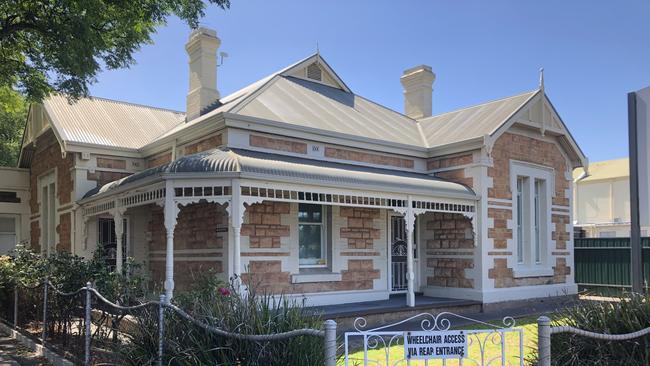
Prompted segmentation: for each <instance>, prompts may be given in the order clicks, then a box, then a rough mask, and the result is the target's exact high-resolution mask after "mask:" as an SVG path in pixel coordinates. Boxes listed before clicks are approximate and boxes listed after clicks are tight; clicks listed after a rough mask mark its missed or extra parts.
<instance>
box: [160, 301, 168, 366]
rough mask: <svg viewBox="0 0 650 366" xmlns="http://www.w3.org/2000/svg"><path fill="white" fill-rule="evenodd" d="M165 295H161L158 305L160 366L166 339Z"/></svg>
mask: <svg viewBox="0 0 650 366" xmlns="http://www.w3.org/2000/svg"><path fill="white" fill-rule="evenodd" d="M165 301H166V300H165V295H160V304H158V366H162V364H163V338H164V337H165Z"/></svg>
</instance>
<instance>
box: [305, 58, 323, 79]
mask: <svg viewBox="0 0 650 366" xmlns="http://www.w3.org/2000/svg"><path fill="white" fill-rule="evenodd" d="M307 78H309V79H312V80H318V81H322V78H323V75H322V71H321V69H320V66H318V63H316V62H314V63H313V64H311V65H309V66H307Z"/></svg>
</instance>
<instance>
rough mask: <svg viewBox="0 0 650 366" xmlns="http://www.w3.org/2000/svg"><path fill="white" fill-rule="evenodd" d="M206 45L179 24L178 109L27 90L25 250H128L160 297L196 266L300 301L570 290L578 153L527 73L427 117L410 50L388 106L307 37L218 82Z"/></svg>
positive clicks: (15, 194)
mask: <svg viewBox="0 0 650 366" xmlns="http://www.w3.org/2000/svg"><path fill="white" fill-rule="evenodd" d="M219 45H220V40H219V38H217V35H216V32H215V31H213V30H209V29H205V28H200V29H198V30H195V31H194V32H193V33H192V34H191V35H190V38H189V41H188V43H187V44H186V50H187V53H188V55H189V72H190V85H189V92H188V94H187V109H186V111H185V112H178V111H172V110H166V109H162V108H156V107H149V106H142V105H136V104H131V103H127V102H122V101H115V100H108V99H102V98H85V99H82V100H79V101H78V102H77V103H74V104H69V103H68V101H67V99H66V97H65V96H51V97H49V98H48V99H46V100H45V101H44V102H43V103H42V104H32V105H31V107H30V110H29V117H28V120H27V126H26V129H25V134H24V139H23V145H22V151H21V154H20V161H19V166H18V169H11V170H10V171H8V172H7V173H6V174H7V175H6V176H7V177H9V176H10V175H11V177H12V178H11V181H12V182H14V183H11V184H8V183H7V181H3V182H2V183H0V191H1V193H0V200H1V201H2V202H0V208H2V211H0V212H2V214H1V215H0V220H2V221H0V223H2V224H3V226H2V227H3V228H4V227H5V226H6V227H7V228H5V229H6V230H7V232H11V230H12V227H13V233H14V236H13V238H14V239H15V240H17V241H22V242H24V243H25V245H27V246H28V247H31V248H32V249H34V250H36V251H40V252H42V253H43V254H47V253H52V252H53V251H70V252H72V253H75V254H78V255H81V256H86V257H88V256H91V255H92V253H93V251H94V250H95V249H96V248H97V247H98V246H103V247H104V248H105V249H106V252H107V253H108V258H107V260H109V261H111V263H112V264H113V265H114V267H115V270H116V271H121V270H122V268H123V265H124V261H125V260H126V258H127V257H133V258H134V260H135V261H137V262H141V263H143V265H144V268H145V270H146V271H148V273H149V274H150V277H151V279H152V282H153V283H154V284H157V286H158V287H160V288H164V289H165V292H166V293H167V295H168V296H172V295H173V293H175V292H178V291H182V290H183V289H185V288H187V287H188V286H189V285H191V281H192V279H193V275H194V274H196V273H199V272H201V271H206V270H208V269H211V270H213V271H215V272H218V273H221V274H222V275H223V277H224V279H227V278H230V277H232V276H235V275H237V276H241V278H242V280H243V283H244V284H246V283H249V282H250V281H259V286H262V287H263V288H265V289H268V290H269V291H273V292H283V293H286V294H291V295H295V296H300V297H302V296H305V298H306V300H307V304H309V305H328V304H339V303H352V302H361V301H371V300H382V299H387V298H388V297H389V296H390V295H391V294H394V293H405V294H406V302H407V304H408V305H409V306H413V305H414V303H415V293H423V294H424V295H428V296H439V297H447V298H458V299H467V300H474V301H479V302H482V303H495V302H501V301H508V300H518V299H530V298H540V297H546V296H559V295H565V294H574V293H576V292H577V286H576V284H575V283H574V268H572V267H573V226H572V212H573V209H572V205H573V202H572V197H573V194H572V172H573V170H574V169H575V168H577V167H585V168H586V165H587V159H586V157H585V156H584V154H583V153H582V151H581V150H580V148H579V147H578V145H577V144H576V142H575V140H574V139H573V137H572V136H571V134H570V133H569V131H568V129H567V126H566V125H565V123H564V122H563V121H562V119H561V118H560V116H559V115H558V113H557V112H556V110H555V108H554V107H553V105H552V104H551V102H550V100H549V99H548V97H547V95H546V94H545V92H544V84H543V80H541V81H540V85H539V87H538V88H537V89H535V90H532V91H529V92H525V93H522V94H519V95H515V96H510V97H507V98H503V99H500V100H496V101H492V102H488V103H484V104H480V105H476V106H472V107H468V108H464V109H461V110H456V111H452V112H448V113H444V114H440V115H435V116H432V90H433V83H434V81H435V74H434V73H433V72H432V70H431V68H430V67H428V66H424V65H423V66H418V67H414V68H411V69H409V70H406V71H405V72H404V74H403V75H402V76H401V80H400V81H401V83H402V86H403V89H404V113H403V114H402V113H399V112H396V111H393V110H390V109H388V108H386V107H383V106H381V105H379V104H376V103H374V102H372V101H370V100H368V99H365V98H363V97H362V96H359V95H357V94H355V93H354V92H353V91H352V90H351V89H350V87H348V85H346V84H345V82H344V81H343V80H341V78H339V76H338V75H337V74H336V72H335V71H334V70H333V69H332V68H331V67H330V65H328V63H327V62H326V61H325V59H324V58H323V57H322V56H321V55H320V54H318V53H317V54H314V55H312V56H309V57H307V58H305V59H303V60H300V61H298V62H296V63H294V64H293V65H291V66H288V67H286V68H285V69H282V70H280V71H278V72H276V73H273V74H271V75H269V76H267V77H265V78H263V79H261V80H259V81H257V82H255V83H253V84H251V85H248V86H245V87H244V88H242V89H240V90H238V91H236V92H234V93H232V94H230V95H227V96H222V95H220V93H219V90H218V88H217V76H218V75H217V71H218V68H217V50H218V48H219ZM3 174H4V173H3ZM7 179H8V178H7ZM5 224H6V225H5ZM12 225H13V226H12ZM3 230H4V229H3Z"/></svg>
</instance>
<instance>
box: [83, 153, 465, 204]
mask: <svg viewBox="0 0 650 366" xmlns="http://www.w3.org/2000/svg"><path fill="white" fill-rule="evenodd" d="M186 174H187V175H192V176H195V175H197V176H214V177H218V176H219V175H227V176H230V177H232V176H233V175H235V176H238V177H240V178H252V179H254V178H260V179H268V180H279V181H288V182H301V183H305V184H316V185H325V186H333V187H349V188H363V189H376V190H383V191H389V192H399V193H412V194H422V195H431V196H439V197H448V198H459V199H472V200H473V199H476V195H475V194H474V192H473V191H472V190H471V189H470V188H468V187H466V186H464V185H462V184H458V183H454V182H450V181H447V180H444V179H441V178H437V177H433V176H430V175H426V174H420V173H412V172H405V171H399V170H390V169H381V168H373V167H367V166H359V165H352V164H343V163H335V162H328V161H321V160H315V159H306V158H300V157H293V156H286V155H279V154H269V153H262V152H256V151H250V150H243V149H213V150H209V151H205V152H201V153H198V154H193V155H187V156H183V157H181V158H179V159H177V160H175V161H173V162H171V163H168V164H164V165H161V166H159V167H155V168H150V169H147V170H143V171H141V172H139V173H136V174H133V175H131V176H128V177H126V178H122V179H120V180H116V181H114V182H111V183H107V184H105V185H103V186H101V187H97V188H95V189H93V190H91V191H89V192H88V193H86V195H85V196H84V200H86V199H89V198H91V197H97V196H104V195H109V194H111V193H112V192H115V191H116V190H118V188H121V187H124V188H127V187H128V186H131V185H133V186H136V185H137V183H138V182H140V181H142V180H143V179H145V178H151V179H155V178H156V177H159V178H160V179H162V178H163V176H173V175H179V176H180V175H186Z"/></svg>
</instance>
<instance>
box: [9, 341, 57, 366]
mask: <svg viewBox="0 0 650 366" xmlns="http://www.w3.org/2000/svg"><path fill="white" fill-rule="evenodd" d="M38 365H50V364H49V363H48V362H47V361H46V360H45V359H44V358H42V357H39V356H38V355H36V354H34V353H33V352H31V351H30V350H29V349H27V348H25V347H23V346H22V345H21V344H20V343H18V342H17V341H16V340H15V339H13V338H10V337H8V336H7V335H6V334H0V366H38Z"/></svg>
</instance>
